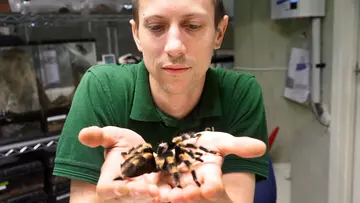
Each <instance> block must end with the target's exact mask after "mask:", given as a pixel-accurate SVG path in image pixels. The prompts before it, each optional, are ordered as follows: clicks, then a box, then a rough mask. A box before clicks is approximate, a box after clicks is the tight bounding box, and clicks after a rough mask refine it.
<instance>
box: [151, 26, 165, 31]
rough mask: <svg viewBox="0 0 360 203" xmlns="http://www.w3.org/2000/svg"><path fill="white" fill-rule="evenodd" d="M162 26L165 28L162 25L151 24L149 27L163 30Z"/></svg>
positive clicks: (153, 29) (154, 29) (152, 29)
mask: <svg viewBox="0 0 360 203" xmlns="http://www.w3.org/2000/svg"><path fill="white" fill-rule="evenodd" d="M162 28H163V27H162V26H161V25H150V26H149V29H150V30H151V31H161V29H162Z"/></svg>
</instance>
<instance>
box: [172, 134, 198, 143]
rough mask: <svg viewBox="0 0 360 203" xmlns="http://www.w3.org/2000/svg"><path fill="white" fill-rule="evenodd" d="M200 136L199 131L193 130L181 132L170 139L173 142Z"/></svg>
mask: <svg viewBox="0 0 360 203" xmlns="http://www.w3.org/2000/svg"><path fill="white" fill-rule="evenodd" d="M200 136H201V133H193V132H190V133H183V134H181V135H179V136H176V137H174V138H173V139H172V142H173V143H179V142H182V141H185V140H188V139H191V138H199V137H200Z"/></svg>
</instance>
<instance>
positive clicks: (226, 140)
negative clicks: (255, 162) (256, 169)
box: [197, 131, 266, 158]
mask: <svg viewBox="0 0 360 203" xmlns="http://www.w3.org/2000/svg"><path fill="white" fill-rule="evenodd" d="M209 142H211V143H209ZM197 144H198V145H202V146H206V145H209V144H210V145H212V146H214V147H215V148H216V149H218V150H219V151H220V153H221V154H222V155H223V156H227V155H229V154H234V155H236V156H239V157H243V158H256V157H260V156H262V155H263V154H264V153H265V152H266V144H265V143H264V142H262V141H261V140H258V139H255V138H251V137H234V136H232V135H230V134H229V133H224V132H212V131H204V132H201V136H200V138H199V140H198V142H197Z"/></svg>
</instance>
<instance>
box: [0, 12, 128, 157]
mask: <svg viewBox="0 0 360 203" xmlns="http://www.w3.org/2000/svg"><path fill="white" fill-rule="evenodd" d="M131 18H132V15H131V13H130V12H129V11H127V12H126V13H111V14H109V13H104V14H81V13H66V14H62V13H38V14H21V13H0V25H5V26H9V27H17V26H24V28H25V30H27V29H29V27H34V28H36V27H37V26H39V27H42V26H45V27H48V26H49V27H51V26H63V25H71V24H77V23H78V24H79V23H83V24H87V25H88V29H89V30H91V29H92V24H93V23H107V25H108V28H107V29H106V32H107V33H108V35H109V36H110V32H114V33H115V34H114V35H115V36H116V37H117V35H118V29H119V27H118V25H117V23H118V22H124V21H129V20H130V19H131ZM111 29H112V30H111ZM25 35H26V36H25V38H26V39H28V33H27V32H25ZM108 40H109V41H108V44H109V45H111V44H113V41H112V39H111V37H110V39H108ZM114 40H116V39H114ZM114 52H115V53H116V52H117V50H115V51H114ZM59 137H60V135H56V136H51V137H46V138H41V139H35V140H31V141H25V142H18V143H15V144H9V145H3V146H0V160H1V159H5V158H8V157H12V156H17V155H21V154H25V153H28V152H33V151H39V150H43V149H48V148H52V147H56V145H57V141H58V139H59Z"/></svg>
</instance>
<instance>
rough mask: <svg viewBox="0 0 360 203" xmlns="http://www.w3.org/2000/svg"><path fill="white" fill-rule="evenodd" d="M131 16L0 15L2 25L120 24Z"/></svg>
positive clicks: (72, 14)
mask: <svg viewBox="0 0 360 203" xmlns="http://www.w3.org/2000/svg"><path fill="white" fill-rule="evenodd" d="M131 18H132V15H131V14H88V15H86V14H75V13H71V14H69V13H67V14H60V13H41V14H20V13H0V23H2V24H4V23H8V24H31V23H34V24H42V23H44V24H51V23H57V24H58V23H60V24H61V23H79V22H119V21H124V20H125V21H128V20H130V19H131Z"/></svg>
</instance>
